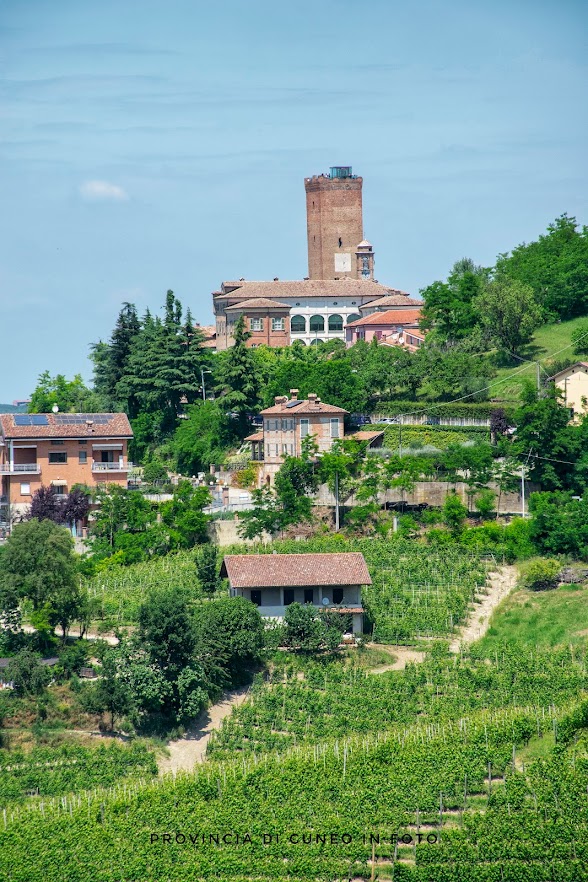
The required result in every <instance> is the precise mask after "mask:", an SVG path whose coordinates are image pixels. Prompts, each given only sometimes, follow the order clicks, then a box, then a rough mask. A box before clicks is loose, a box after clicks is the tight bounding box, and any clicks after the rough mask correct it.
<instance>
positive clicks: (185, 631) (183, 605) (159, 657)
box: [138, 590, 196, 680]
mask: <svg viewBox="0 0 588 882" xmlns="http://www.w3.org/2000/svg"><path fill="white" fill-rule="evenodd" d="M138 633H139V637H140V639H141V644H142V645H143V646H144V647H145V648H146V649H147V651H148V652H149V655H150V657H151V659H152V660H153V661H154V662H155V663H156V664H157V665H158V666H159V667H160V668H161V669H162V671H163V672H164V674H165V676H166V678H167V679H168V680H174V679H176V678H177V676H178V674H179V672H180V671H181V670H182V668H184V667H186V666H188V665H189V663H190V661H191V660H192V658H193V656H194V650H195V647H196V638H195V634H194V626H193V621H192V616H191V613H190V610H189V606H188V602H187V598H186V597H185V595H182V594H180V593H179V592H178V591H174V590H159V591H153V592H152V593H151V594H150V595H149V596H148V597H147V599H146V600H145V602H144V603H143V604H142V606H141V608H140V610H139V629H138Z"/></svg>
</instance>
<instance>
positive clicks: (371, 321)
mask: <svg viewBox="0 0 588 882" xmlns="http://www.w3.org/2000/svg"><path fill="white" fill-rule="evenodd" d="M420 317H421V311H420V309H387V310H386V312H372V314H371V315H366V316H365V317H364V318H361V319H358V320H357V321H356V322H351V324H350V325H347V327H348V328H357V327H363V326H364V325H392V326H395V325H410V324H418V322H419V320H420Z"/></svg>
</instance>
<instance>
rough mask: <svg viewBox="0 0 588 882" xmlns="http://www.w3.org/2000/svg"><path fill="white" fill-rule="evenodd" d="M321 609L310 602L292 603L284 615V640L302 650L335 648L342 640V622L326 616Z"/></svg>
mask: <svg viewBox="0 0 588 882" xmlns="http://www.w3.org/2000/svg"><path fill="white" fill-rule="evenodd" d="M321 612H322V611H321V610H319V609H317V608H316V607H315V606H313V605H312V604H310V603H305V604H301V603H291V604H290V605H289V606H288V608H287V609H286V615H285V616H284V624H285V629H284V641H285V645H286V646H290V647H291V648H292V649H295V650H298V651H302V652H318V651H319V650H322V649H328V650H334V649H336V648H337V646H338V645H339V643H340V641H341V634H342V633H343V631H342V629H339V628H338V627H337V625H338V624H339V622H340V617H339V619H338V620H334V619H333V618H332V617H331V618H330V619H327V618H325V617H324V616H323V615H321Z"/></svg>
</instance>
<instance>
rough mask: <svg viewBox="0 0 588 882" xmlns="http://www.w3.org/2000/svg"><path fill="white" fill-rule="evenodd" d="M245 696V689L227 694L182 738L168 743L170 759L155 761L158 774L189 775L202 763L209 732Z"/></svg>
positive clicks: (199, 718) (217, 725) (202, 715)
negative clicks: (187, 773) (185, 773)
mask: <svg viewBox="0 0 588 882" xmlns="http://www.w3.org/2000/svg"><path fill="white" fill-rule="evenodd" d="M248 692H249V688H248V687H245V688H244V689H238V690H236V691H235V692H226V693H225V695H224V696H223V698H222V699H221V700H220V701H218V702H217V703H216V704H213V705H212V707H209V708H208V710H206V711H205V712H204V713H203V714H201V715H200V717H198V719H197V720H196V721H195V722H194V723H193V724H192V725H191V726H190V728H189V729H188V731H187V732H186V734H185V735H184V736H183V737H182V738H178V740H177V741H168V744H167V747H168V750H169V756H164V757H160V758H159V759H158V766H159V774H160V775H165V774H168V773H169V772H172V773H173V774H175V773H176V772H179V771H187V772H189V771H190V770H191V769H193V768H194V766H195V765H197V764H198V763H201V762H204V760H205V759H206V745H207V744H208V741H209V739H210V736H211V734H212V732H213V731H214V730H215V729H218V727H219V726H220V724H221V722H222V720H223V719H224V718H225V717H226V716H228V715H229V714H230V713H231V711H232V709H233V708H234V707H238V706H239V705H240V704H243V702H244V701H245V699H246V698H247V695H248Z"/></svg>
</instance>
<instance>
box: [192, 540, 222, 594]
mask: <svg viewBox="0 0 588 882" xmlns="http://www.w3.org/2000/svg"><path fill="white" fill-rule="evenodd" d="M217 558H218V555H217V550H216V546H215V545H213V544H212V542H209V543H207V544H206V545H202V546H201V548H199V549H198V551H197V552H196V558H195V561H196V574H197V576H198V581H199V582H200V587H201V588H202V590H203V591H204V593H205V594H207V595H208V596H209V597H212V595H213V594H214V593H215V592H216V590H217V588H218V587H219V584H220V577H219V574H218V560H217Z"/></svg>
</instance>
